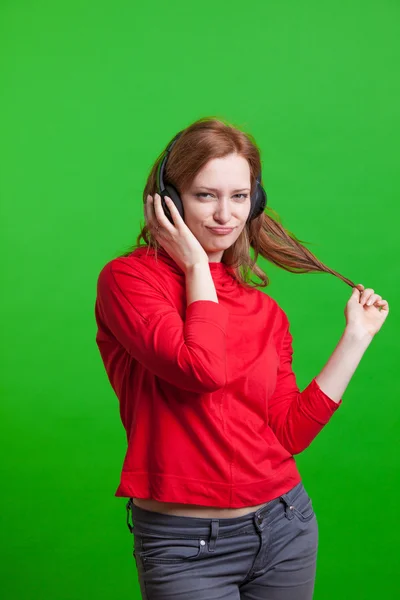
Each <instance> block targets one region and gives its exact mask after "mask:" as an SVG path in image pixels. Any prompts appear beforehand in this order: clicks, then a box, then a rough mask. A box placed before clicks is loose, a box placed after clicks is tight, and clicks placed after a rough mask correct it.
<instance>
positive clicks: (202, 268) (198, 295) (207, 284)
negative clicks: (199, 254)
mask: <svg viewBox="0 0 400 600" xmlns="http://www.w3.org/2000/svg"><path fill="white" fill-rule="evenodd" d="M185 276H186V305H187V306H189V304H191V303H192V302H196V300H211V302H217V303H218V296H217V292H216V290H215V285H214V280H213V278H212V275H211V271H210V267H209V266H208V263H201V264H196V265H193V266H191V267H189V268H188V269H186V271H185Z"/></svg>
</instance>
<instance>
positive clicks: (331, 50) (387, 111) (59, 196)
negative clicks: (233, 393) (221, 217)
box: [0, 0, 400, 600]
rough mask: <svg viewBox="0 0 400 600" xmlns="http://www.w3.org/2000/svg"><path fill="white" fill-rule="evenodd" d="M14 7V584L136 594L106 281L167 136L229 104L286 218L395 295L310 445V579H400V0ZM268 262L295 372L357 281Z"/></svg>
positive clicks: (4, 145) (4, 533) (8, 526)
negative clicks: (313, 555)
mask: <svg viewBox="0 0 400 600" xmlns="http://www.w3.org/2000/svg"><path fill="white" fill-rule="evenodd" d="M0 17H1V18H0V22H1V25H0V40H1V42H0V61H1V65H0V66H1V81H0V84H1V90H2V92H1V106H0V109H1V110H0V114H1V157H0V159H1V160H0V168H1V179H0V181H1V183H0V185H1V188H0V192H1V256H2V261H1V279H2V293H1V318H2V323H1V339H2V341H1V395H2V400H1V415H0V417H1V432H0V434H1V435H0V438H1V448H0V450H1V456H2V461H1V463H2V493H1V506H0V508H1V510H0V515H1V538H2V549H1V571H2V572H1V595H2V597H3V598H4V599H5V600H31V599H32V600H33V599H35V600H36V599H38V600H39V599H40V600H42V599H49V600H86V599H88V598H96V599H98V600H100V599H104V600H105V599H114V598H134V597H137V598H138V597H139V589H138V584H137V580H136V570H135V566H134V559H133V557H132V539H131V535H130V533H129V531H128V529H127V527H126V523H125V500H124V499H121V498H115V497H114V492H115V490H116V488H117V485H118V483H119V475H120V471H121V468H122V461H123V458H124V454H125V449H126V440H125V432H124V430H123V428H122V425H121V424H120V421H119V413H118V401H117V398H116V397H115V396H114V393H113V391H112V389H111V386H110V385H109V383H108V380H107V377H106V374H105V371H104V368H103V365H102V363H101V360H100V355H99V353H98V350H97V347H96V345H95V334H96V327H95V322H94V301H95V293H96V281H97V276H98V273H99V271H100V270H101V268H102V266H103V265H104V264H105V263H106V262H108V261H109V260H111V259H112V258H113V257H114V256H116V255H117V254H118V253H120V252H122V251H124V250H125V249H126V248H127V247H129V245H130V244H132V243H134V241H135V239H136V235H137V233H138V231H139V228H140V225H142V224H143V223H144V216H143V214H142V190H143V187H144V184H145V180H146V177H147V175H148V172H149V170H150V168H151V165H152V164H153V162H154V160H155V159H156V157H157V156H158V154H159V153H160V152H161V151H162V149H163V148H164V147H165V145H166V144H167V142H168V141H169V140H170V139H171V138H172V137H173V136H174V135H175V134H176V133H177V132H178V131H179V130H181V129H183V128H184V127H186V126H188V125H189V124H190V123H191V122H193V121H194V120H196V119H198V118H200V117H204V116H209V115H215V116H219V117H222V118H224V119H227V120H228V121H231V122H233V123H234V124H236V125H237V126H239V127H241V128H243V129H244V130H246V131H248V132H250V133H252V134H253V135H254V136H255V138H256V140H257V142H258V144H259V146H260V148H261V151H262V161H263V162H262V164H263V182H264V186H265V188H266V190H267V193H268V198H269V204H270V206H272V207H273V208H274V209H275V210H276V211H277V212H278V213H279V214H280V216H281V218H282V221H283V225H284V226H285V227H287V228H288V229H289V230H290V231H293V232H294V233H295V234H296V235H297V236H298V237H299V238H300V239H301V240H307V241H310V242H312V245H309V246H308V247H309V249H310V250H311V251H313V252H314V253H316V255H317V256H318V257H319V258H320V259H321V260H322V261H323V262H325V263H326V264H327V265H329V266H330V267H331V268H333V269H335V270H338V271H339V272H341V273H343V274H344V275H346V276H347V277H349V278H350V279H353V281H355V282H356V283H362V284H363V285H365V286H366V287H372V288H374V290H375V291H376V292H377V293H379V294H380V295H381V296H382V297H383V298H385V299H387V300H388V301H389V303H390V308H391V314H390V315H389V317H388V319H387V321H386V323H385V324H384V326H383V328H382V330H381V331H380V332H379V334H378V335H377V337H376V338H375V339H374V340H373V342H372V344H371V345H370V347H369V348H368V350H367V352H366V354H365V355H364V357H363V359H362V362H361V363H360V365H359V367H358V369H357V371H356V373H355V375H354V377H353V378H352V380H351V382H350V385H349V386H348V389H347V391H346V393H345V395H344V400H343V405H342V407H341V408H340V410H339V411H338V413H336V414H335V415H334V417H333V419H332V421H331V422H330V423H329V424H328V425H327V426H326V428H325V429H324V430H323V431H322V432H321V434H320V435H319V436H318V438H317V439H315V441H314V442H313V444H312V445H311V446H310V448H309V449H307V450H306V451H305V452H304V453H303V454H301V455H300V456H298V457H297V462H298V465H299V468H300V471H301V473H302V476H303V482H304V484H305V486H306V489H307V490H308V492H309V494H310V496H311V497H312V499H313V504H314V507H315V510H316V513H317V517H318V521H319V526H320V546H319V558H318V570H317V580H316V588H315V596H314V598H315V599H316V600H330V599H332V600H333V599H334V600H337V599H338V598H340V599H341V600H346V599H349V600H350V599H351V600H354V599H374V600H375V599H376V598H385V599H391V598H393V599H394V598H398V597H399V586H398V573H397V569H398V566H399V565H398V562H399V561H398V558H399V552H398V539H399V533H400V532H399V521H398V514H399V512H398V511H399V506H398V498H399V491H400V490H399V460H398V455H399V452H398V430H399V391H400V385H399V376H398V375H399V368H398V358H399V345H398V337H399V318H398V315H397V304H398V301H399V299H400V297H399V275H400V269H399V256H400V252H399V249H400V247H399V236H398V223H399V207H398V197H399V194H398V189H399V176H398V172H399V146H398V140H399V134H400V119H399V107H400V82H399V64H400V35H399V33H400V32H399V29H400V27H399V22H400V5H399V4H398V3H396V2H393V1H388V0H383V1H381V2H379V3H377V2H372V1H371V0H362V1H361V0H357V1H353V2H345V1H343V0H334V1H328V2H318V1H316V0H313V1H305V2H302V3H300V2H298V1H295V0H290V1H289V0H282V1H280V2H262V1H259V2H253V3H236V4H231V5H230V6H229V5H228V4H227V3H226V2H215V0H213V1H212V2H210V1H209V0H205V1H203V2H201V3H187V2H182V0H180V1H179V2H178V1H176V2H174V3H172V4H171V3H165V2H156V3H154V2H150V3H144V2H143V3H140V4H139V3H134V2H127V1H125V2H124V1H122V0H114V2H112V3H111V2H109V3H108V2H104V1H103V2H102V1H99V0H98V1H97V2H94V1H86V0H79V2H78V1H77V0H74V1H72V0H69V1H68V2H66V1H59V2H53V3H52V2H44V1H43V0H40V1H36V2H35V3H31V2H26V1H19V2H18V1H14V2H11V1H8V2H7V1H5V0H2V3H1V9H0ZM259 264H260V266H261V267H264V268H265V270H266V271H267V274H268V275H269V276H270V277H271V282H272V283H271V285H270V287H268V288H265V289H264V291H265V292H267V293H268V294H270V295H271V296H273V297H274V298H275V299H276V300H277V301H278V302H279V303H280V305H281V306H282V308H284V310H285V311H286V312H287V314H288V316H289V320H290V322H291V328H292V333H293V336H294V363H293V367H294V370H295V372H296V374H297V380H298V384H299V387H300V388H301V389H303V388H304V387H305V386H306V385H307V384H308V383H309V381H310V380H311V378H312V377H314V376H315V375H317V374H318V373H319V372H320V370H321V369H322V367H323V366H324V364H325V363H326V361H327V359H328V357H329V355H330V354H331V352H332V351H333V349H334V347H335V345H336V343H337V342H338V340H339V338H340V336H341V334H342V331H343V328H344V324H345V320H344V308H345V304H346V302H347V300H348V298H349V296H350V294H351V288H350V287H348V286H347V285H345V284H344V283H343V282H341V281H340V280H339V279H337V278H335V277H333V276H330V275H326V274H310V275H294V274H290V273H287V272H285V271H282V270H279V269H277V268H275V267H273V266H272V265H270V264H268V263H267V262H266V261H265V260H263V259H260V260H259ZM396 573H397V574H396Z"/></svg>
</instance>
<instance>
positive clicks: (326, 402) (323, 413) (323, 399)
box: [306, 377, 342, 425]
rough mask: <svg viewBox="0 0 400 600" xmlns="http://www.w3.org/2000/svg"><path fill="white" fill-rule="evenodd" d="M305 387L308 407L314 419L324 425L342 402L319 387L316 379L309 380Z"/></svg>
mask: <svg viewBox="0 0 400 600" xmlns="http://www.w3.org/2000/svg"><path fill="white" fill-rule="evenodd" d="M306 389H307V394H306V396H307V398H308V405H309V406H308V408H309V409H310V411H311V412H312V414H313V416H314V419H315V420H316V421H318V422H319V423H321V424H323V425H326V423H328V421H329V419H330V418H331V416H332V415H333V413H334V412H336V411H337V409H338V408H339V406H340V405H341V404H342V399H340V400H339V402H335V401H334V400H332V398H330V397H329V396H328V395H327V394H325V392H323V391H322V389H321V388H320V387H319V385H318V383H317V380H316V379H315V377H314V379H313V380H312V381H311V382H310V384H309V385H308V387H307V388H306Z"/></svg>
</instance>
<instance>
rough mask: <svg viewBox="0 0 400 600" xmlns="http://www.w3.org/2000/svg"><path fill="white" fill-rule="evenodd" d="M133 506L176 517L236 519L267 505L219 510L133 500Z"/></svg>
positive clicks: (199, 506) (148, 500)
mask: <svg viewBox="0 0 400 600" xmlns="http://www.w3.org/2000/svg"><path fill="white" fill-rule="evenodd" d="M132 502H133V504H135V505H136V506H138V507H139V508H143V509H144V510H150V511H152V512H158V513H163V514H165V515H174V516H176V517H199V518H202V519H232V518H233V519H234V518H235V517H242V516H244V515H248V514H249V513H252V512H255V511H256V510H258V509H259V508H261V507H262V506H265V504H267V503H266V502H263V503H262V504H257V505H256V506H245V507H243V508H219V507H214V506H201V505H197V504H176V503H173V502H159V501H158V500H151V499H147V498H145V499H143V498H132Z"/></svg>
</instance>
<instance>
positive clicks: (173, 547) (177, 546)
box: [134, 533, 206, 564]
mask: <svg viewBox="0 0 400 600" xmlns="http://www.w3.org/2000/svg"><path fill="white" fill-rule="evenodd" d="M134 540H135V554H136V555H137V556H139V558H140V559H141V560H142V561H143V562H146V563H152V564H178V563H181V562H187V561H193V560H198V559H199V558H200V557H201V556H202V554H204V549H205V547H206V542H205V540H203V539H200V538H179V537H174V538H170V537H160V536H155V535H148V534H143V533H134Z"/></svg>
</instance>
